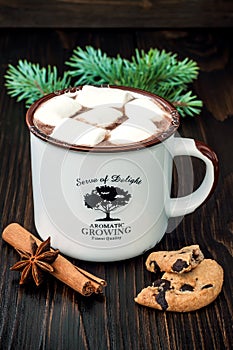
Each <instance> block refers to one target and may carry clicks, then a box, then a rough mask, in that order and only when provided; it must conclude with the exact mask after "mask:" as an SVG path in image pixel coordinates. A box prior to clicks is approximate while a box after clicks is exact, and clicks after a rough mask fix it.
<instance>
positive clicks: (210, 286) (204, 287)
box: [201, 283, 213, 289]
mask: <svg viewBox="0 0 233 350" xmlns="http://www.w3.org/2000/svg"><path fill="white" fill-rule="evenodd" d="M212 287H213V284H211V283H210V284H206V285H205V286H203V287H202V288H201V289H207V288H212Z"/></svg>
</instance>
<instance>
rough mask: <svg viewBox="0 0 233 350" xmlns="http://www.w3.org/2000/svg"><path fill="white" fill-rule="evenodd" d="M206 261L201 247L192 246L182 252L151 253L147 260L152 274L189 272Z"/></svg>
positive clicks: (147, 265) (181, 250) (148, 268)
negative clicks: (159, 272)
mask: <svg viewBox="0 0 233 350" xmlns="http://www.w3.org/2000/svg"><path fill="white" fill-rule="evenodd" d="M203 259H204V255H203V253H202V252H201V250H200V248H199V245H190V246H187V247H184V248H182V249H180V250H174V251H158V252H153V253H151V254H150V255H149V256H148V258H147V260H146V268H147V270H149V271H151V272H158V271H162V272H173V273H178V274H180V273H183V272H188V271H190V270H192V269H194V268H196V267H197V266H198V264H199V263H200V262H201V261H202V260H203Z"/></svg>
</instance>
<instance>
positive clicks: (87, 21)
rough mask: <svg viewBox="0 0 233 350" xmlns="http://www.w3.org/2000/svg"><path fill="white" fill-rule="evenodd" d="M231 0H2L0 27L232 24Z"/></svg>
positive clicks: (227, 25) (200, 25)
mask: <svg viewBox="0 0 233 350" xmlns="http://www.w3.org/2000/svg"><path fill="white" fill-rule="evenodd" d="M232 23H233V2H231V1H228V0H222V1H213V0H166V1H165V0H127V1H123V0H111V1H107V0H95V1H91V0H42V1H38V0H36V1H30V0H23V1H18V0H12V1H7V0H0V27H47V28H51V27H56V28H66V27H67V28H68V27H72V28H77V27H79V28H97V27H98V28H119V27H124V28H136V27H137V28H138V27H141V28H168V27H170V28H171V27H173V28H182V27H195V28H198V27H230V26H232Z"/></svg>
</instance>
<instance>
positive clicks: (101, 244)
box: [26, 87, 218, 262]
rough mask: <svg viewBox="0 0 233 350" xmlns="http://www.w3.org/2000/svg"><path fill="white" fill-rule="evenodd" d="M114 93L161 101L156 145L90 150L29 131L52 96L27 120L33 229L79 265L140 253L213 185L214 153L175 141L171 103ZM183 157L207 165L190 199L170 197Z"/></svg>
mask: <svg viewBox="0 0 233 350" xmlns="http://www.w3.org/2000/svg"><path fill="white" fill-rule="evenodd" d="M118 88H120V89H125V90H129V91H133V92H136V93H137V92H138V93H143V94H144V95H146V96H149V97H153V98H155V99H156V100H157V101H159V103H161V104H162V105H163V107H164V108H165V110H166V111H167V112H168V113H169V114H170V115H171V117H172V123H171V126H170V127H169V129H168V130H166V132H165V133H163V135H161V137H160V138H159V139H157V138H153V137H152V138H150V139H147V140H145V141H142V142H135V143H132V144H128V145H125V146H117V147H108V148H103V147H102V148H100V147H94V148H91V147H85V146H77V145H70V144H64V143H62V142H61V141H59V140H57V139H54V138H52V137H50V136H47V135H45V134H43V133H42V132H41V131H40V130H39V129H38V128H37V127H36V126H35V125H34V123H33V114H34V112H35V110H36V109H37V108H38V106H40V104H41V103H43V102H44V101H46V100H48V99H50V98H52V97H54V96H56V95H57V93H56V94H55V93H52V94H49V95H47V96H45V97H43V98H41V99H40V100H38V101H37V102H35V103H34V104H33V105H32V106H31V107H30V108H29V110H28V112H27V116H26V121H27V125H28V127H29V130H30V139H31V166H32V185H33V202H34V220H35V225H36V229H37V231H38V233H39V235H40V236H41V238H43V239H46V238H47V237H48V236H50V237H51V244H52V246H53V247H54V248H57V249H59V250H60V251H61V252H62V253H64V254H66V255H68V256H70V257H74V258H77V259H82V260H88V261H102V262H104V261H117V260H122V259H127V258H132V257H135V256H137V255H140V254H142V253H144V252H145V251H147V250H148V249H151V248H152V247H154V246H155V245H156V244H157V243H158V242H159V241H160V240H161V238H162V237H163V235H164V233H165V232H166V229H167V225H168V219H169V218H170V217H176V216H179V217H180V216H184V215H186V214H189V213H191V212H193V211H194V210H195V209H196V208H198V207H199V206H200V205H201V204H202V203H203V202H204V201H205V200H206V199H207V198H208V197H209V195H210V194H211V193H212V192H213V190H214V188H215V186H216V183H217V178H218V160H217V157H216V154H215V153H214V152H213V150H211V149H210V148H209V147H208V146H207V145H205V144H203V143H201V142H199V141H195V140H193V139H188V138H181V137H176V136H175V132H176V130H177V128H178V126H179V115H178V112H177V110H176V109H175V108H174V107H173V106H172V105H171V104H170V103H169V102H167V101H166V100H164V99H162V98H161V97H158V96H156V95H154V94H150V93H148V92H144V91H141V90H138V89H134V88H128V87H118ZM63 93H64V91H60V92H59V94H63ZM183 155H186V156H193V157H197V158H199V159H200V160H202V161H203V162H204V163H205V165H206V170H205V175H204V179H203V181H202V183H201V184H200V186H199V188H198V189H196V190H195V191H194V192H192V193H191V194H189V195H186V196H184V197H180V198H171V196H170V192H171V183H172V173H173V163H174V157H175V156H183ZM178 176H179V177H181V179H182V174H180V173H179V174H178ZM194 176H195V172H194Z"/></svg>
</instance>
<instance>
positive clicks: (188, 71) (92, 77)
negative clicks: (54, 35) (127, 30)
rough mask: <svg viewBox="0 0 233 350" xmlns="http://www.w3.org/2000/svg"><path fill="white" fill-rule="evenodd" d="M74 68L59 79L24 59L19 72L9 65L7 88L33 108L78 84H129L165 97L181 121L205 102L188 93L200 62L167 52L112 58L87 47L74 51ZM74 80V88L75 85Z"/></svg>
mask: <svg viewBox="0 0 233 350" xmlns="http://www.w3.org/2000/svg"><path fill="white" fill-rule="evenodd" d="M65 63H66V65H67V66H69V67H70V69H69V70H68V71H66V72H64V74H63V77H58V72H57V68H56V67H51V66H50V65H49V66H48V67H47V68H45V67H40V65H39V64H35V63H31V62H28V61H27V60H19V61H18V65H17V66H16V67H14V66H13V65H11V64H9V65H8V69H7V72H6V74H5V86H6V88H7V92H8V94H9V95H10V96H12V97H16V98H17V101H22V100H25V104H26V107H29V106H30V105H31V104H32V103H33V102H35V101H36V100H37V99H39V98H40V97H42V96H44V95H46V94H48V93H50V92H53V91H56V90H61V89H65V88H68V87H70V86H77V85H85V84H90V85H101V84H110V85H124V86H129V87H136V88H139V89H142V90H146V91H149V92H152V93H155V94H157V95H159V96H162V97H164V98H165V99H167V100H168V101H170V102H171V103H173V104H174V106H175V107H176V108H177V110H178V111H179V113H180V115H181V116H183V117H184V116H194V115H198V114H199V113H200V110H201V107H202V105H203V104H202V101H201V100H199V99H198V98H197V96H195V95H193V93H192V91H191V90H190V89H189V88H190V86H191V84H192V83H193V82H194V80H195V79H197V77H198V73H199V67H198V65H197V63H196V62H194V61H193V60H190V59H188V58H185V59H184V60H183V61H179V60H178V59H177V55H176V54H174V53H171V52H166V51H165V50H161V51H159V50H158V49H150V50H149V51H148V52H145V51H144V50H138V49H136V50H135V55H134V56H133V57H132V58H131V60H127V59H125V58H122V57H121V56H120V55H117V56H116V57H109V56H108V55H107V54H106V53H104V52H102V51H101V50H100V49H94V48H93V47H92V46H86V48H85V49H82V48H80V47H77V48H76V49H74V50H73V54H72V56H71V57H70V59H69V60H68V61H67V62H65ZM72 80H73V81H74V83H73V84H72V85H70V83H71V81H72Z"/></svg>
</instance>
